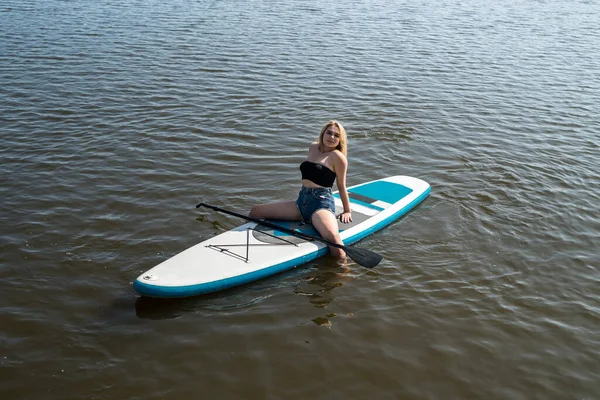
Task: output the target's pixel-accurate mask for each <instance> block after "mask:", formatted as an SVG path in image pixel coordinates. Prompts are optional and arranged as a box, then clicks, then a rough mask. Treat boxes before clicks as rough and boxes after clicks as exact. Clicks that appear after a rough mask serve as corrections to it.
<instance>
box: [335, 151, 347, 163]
mask: <svg viewBox="0 0 600 400" xmlns="http://www.w3.org/2000/svg"><path fill="white" fill-rule="evenodd" d="M332 156H333V159H334V160H335V161H339V162H342V163H344V164H348V159H347V158H346V156H345V155H344V153H342V152H341V151H339V150H334V151H332Z"/></svg>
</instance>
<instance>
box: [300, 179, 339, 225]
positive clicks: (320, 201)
mask: <svg viewBox="0 0 600 400" xmlns="http://www.w3.org/2000/svg"><path fill="white" fill-rule="evenodd" d="M296 206H298V211H300V215H301V216H302V220H303V221H304V222H311V218H312V215H313V214H314V212H315V211H317V210H320V209H326V210H329V211H331V212H332V213H333V214H334V215H335V202H334V201H333V194H332V193H331V188H309V187H306V186H302V189H300V193H298V200H296Z"/></svg>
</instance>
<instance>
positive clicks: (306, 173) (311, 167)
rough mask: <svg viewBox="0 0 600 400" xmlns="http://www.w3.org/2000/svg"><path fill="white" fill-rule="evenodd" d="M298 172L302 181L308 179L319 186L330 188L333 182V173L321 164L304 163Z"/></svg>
mask: <svg viewBox="0 0 600 400" xmlns="http://www.w3.org/2000/svg"><path fill="white" fill-rule="evenodd" d="M300 172H302V179H308V180H309V181H311V182H313V183H315V184H317V185H319V186H323V187H332V186H333V181H335V172H333V171H332V170H330V169H329V168H327V167H326V166H324V165H323V164H318V163H314V162H312V161H304V162H303V163H302V164H300Z"/></svg>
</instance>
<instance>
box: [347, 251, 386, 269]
mask: <svg viewBox="0 0 600 400" xmlns="http://www.w3.org/2000/svg"><path fill="white" fill-rule="evenodd" d="M344 251H345V252H346V255H347V256H348V257H350V258H351V259H353V260H354V261H356V263H357V264H360V265H362V266H363V267H366V268H373V267H375V266H377V264H379V263H380V262H381V260H383V256H382V255H381V254H377V253H373V252H372V251H369V250H365V249H361V248H360V247H346V248H344Z"/></svg>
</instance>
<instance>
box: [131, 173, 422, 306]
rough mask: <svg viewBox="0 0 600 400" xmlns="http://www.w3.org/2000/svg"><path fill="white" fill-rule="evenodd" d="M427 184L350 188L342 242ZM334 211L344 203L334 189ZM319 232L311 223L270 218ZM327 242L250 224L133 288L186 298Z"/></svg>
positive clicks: (302, 258)
mask: <svg viewBox="0 0 600 400" xmlns="http://www.w3.org/2000/svg"><path fill="white" fill-rule="evenodd" d="M430 190H431V189H430V186H429V184H428V183H427V182H424V181H422V180H420V179H417V178H411V177H408V176H393V177H389V178H384V179H380V180H376V181H372V182H367V183H363V184H360V185H356V186H352V187H350V188H348V194H349V196H350V205H351V208H352V219H353V222H352V223H349V224H342V223H341V222H338V224H339V227H340V236H341V237H342V240H343V241H344V245H349V244H352V243H354V242H356V241H358V240H361V239H363V238H364V237H365V236H368V235H370V234H372V233H373V232H375V231H378V230H379V229H381V228H383V227H385V226H387V225H389V224H390V223H392V222H393V221H395V220H397V219H398V218H400V217H401V216H402V215H404V214H405V213H407V212H408V211H409V210H411V209H412V208H413V207H415V206H416V205H417V204H419V203H420V202H421V201H422V200H423V199H425V198H426V197H427V195H428V194H429V191H430ZM334 198H335V204H336V215H337V214H339V213H340V212H341V211H342V201H341V200H340V198H339V195H338V193H337V192H336V193H334ZM273 222H274V223H276V224H278V225H281V226H283V227H286V228H289V229H298V230H300V231H301V232H304V233H307V234H309V235H318V234H317V232H316V231H315V230H314V228H313V227H312V225H310V224H307V225H301V224H300V223H297V222H285V221H273ZM328 251H329V250H328V248H327V245H326V244H323V243H321V242H315V241H311V242H308V241H306V240H303V239H300V238H298V237H295V236H291V235H288V234H286V233H283V232H280V231H276V230H273V229H271V228H268V227H265V226H262V225H259V224H256V223H254V222H249V223H247V224H244V225H241V226H239V227H237V228H234V229H232V230H230V231H227V232H225V233H222V234H220V235H218V236H215V237H212V238H210V239H208V240H205V241H203V242H201V243H198V244H197V245H195V246H193V247H190V248H189V249H187V250H184V251H182V252H181V253H179V254H177V255H175V256H173V257H171V258H169V259H168V260H166V261H164V262H162V263H160V264H159V265H157V266H156V267H154V268H152V269H150V270H148V271H147V272H144V273H143V274H142V275H140V276H139V277H138V278H137V279H136V280H135V282H134V283H133V287H134V288H135V290H136V291H137V292H138V293H140V294H141V295H144V296H149V297H187V296H196V295H200V294H205V293H211V292H216V291H219V290H223V289H227V288H231V287H233V286H238V285H242V284H245V283H248V282H252V281H255V280H258V279H261V278H265V277H267V276H270V275H273V274H276V273H279V272H282V271H285V270H287V269H290V268H293V267H295V266H298V265H301V264H304V263H306V262H308V261H311V260H314V259H315V258H317V257H320V256H323V255H325V254H327V252H328Z"/></svg>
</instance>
